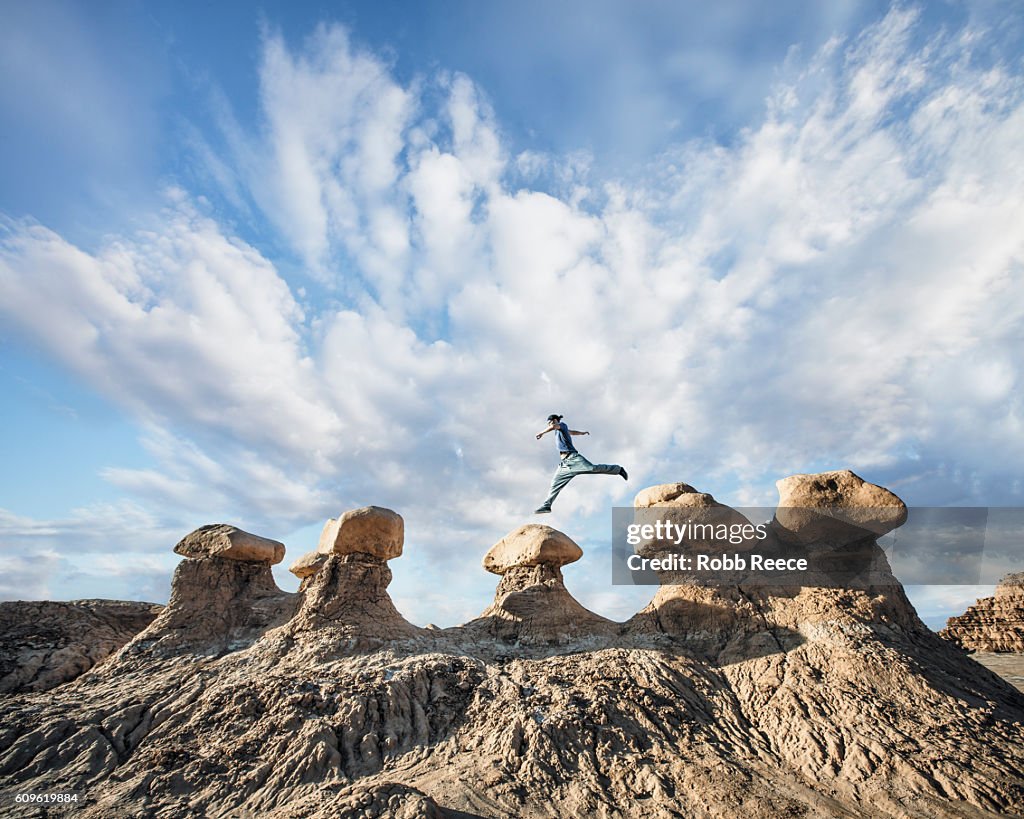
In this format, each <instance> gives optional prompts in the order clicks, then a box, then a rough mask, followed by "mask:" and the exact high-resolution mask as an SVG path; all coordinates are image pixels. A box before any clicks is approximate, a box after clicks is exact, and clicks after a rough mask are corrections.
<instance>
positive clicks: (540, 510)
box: [533, 506, 551, 515]
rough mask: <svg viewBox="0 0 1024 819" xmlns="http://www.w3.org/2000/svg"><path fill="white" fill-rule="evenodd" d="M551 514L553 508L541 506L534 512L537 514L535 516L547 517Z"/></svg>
mask: <svg viewBox="0 0 1024 819" xmlns="http://www.w3.org/2000/svg"><path fill="white" fill-rule="evenodd" d="M550 512H551V507H550V506H539V507H537V508H536V509H534V510H533V514H535V515H547V514H549V513H550Z"/></svg>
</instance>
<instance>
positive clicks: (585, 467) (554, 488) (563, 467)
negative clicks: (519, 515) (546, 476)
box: [540, 452, 622, 509]
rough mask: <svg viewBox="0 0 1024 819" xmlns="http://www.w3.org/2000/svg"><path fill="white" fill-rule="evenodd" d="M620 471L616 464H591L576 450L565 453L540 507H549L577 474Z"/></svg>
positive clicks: (620, 468) (616, 473) (608, 473)
mask: <svg viewBox="0 0 1024 819" xmlns="http://www.w3.org/2000/svg"><path fill="white" fill-rule="evenodd" d="M621 471H622V467H621V466H619V465H618V464H592V463H591V462H590V461H588V460H587V459H586V458H584V457H583V456H582V455H580V454H579V453H578V452H573V453H572V454H570V455H566V456H565V457H564V458H562V462H561V463H560V464H559V465H558V469H556V470H555V476H554V477H553V478H552V479H551V491H550V492H548V497H547V499H546V500H545V501H544V503H542V504H541V506H540V508H541V509H550V508H551V504H552V503H554V502H555V498H557V497H558V493H559V492H561V491H562V489H563V488H565V485H566V484H567V483H569V481H571V480H572V479H573V478H575V477H576V476H577V475H618V474H619V473H620V472H621Z"/></svg>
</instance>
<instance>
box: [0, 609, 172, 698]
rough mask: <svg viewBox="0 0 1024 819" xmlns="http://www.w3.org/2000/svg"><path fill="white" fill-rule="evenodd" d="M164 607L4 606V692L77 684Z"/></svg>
mask: <svg viewBox="0 0 1024 819" xmlns="http://www.w3.org/2000/svg"><path fill="white" fill-rule="evenodd" d="M161 609H163V606H158V605H156V604H155V603H132V602H126V601H122V600H71V601H68V602H66V603H64V602H52V601H42V602H27V601H21V600H18V601H12V602H6V603H0V694H10V693H15V692H18V691H48V690H49V689H51V688H53V687H54V686H57V685H61V684H62V683H65V682H68V681H69V680H73V679H75V678H76V677H78V676H79V675H81V674H83V673H85V672H86V671H88V670H89V669H90V668H92V667H93V666H95V665H97V664H99V663H101V662H103V660H105V659H106V658H107V657H108V656H109V655H111V654H113V653H114V652H115V651H117V650H118V649H119V648H121V646H123V645H124V644H125V643H127V642H128V641H129V640H131V639H132V637H134V636H135V635H136V634H138V633H139V632H140V631H142V630H143V629H144V628H145V627H146V626H148V625H149V624H150V623H152V622H153V620H154V618H155V617H156V616H157V615H158V614H159V613H160V611H161Z"/></svg>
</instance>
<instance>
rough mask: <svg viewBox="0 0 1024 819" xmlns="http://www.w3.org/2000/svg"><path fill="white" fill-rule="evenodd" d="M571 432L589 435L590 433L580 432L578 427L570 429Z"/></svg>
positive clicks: (571, 433)
mask: <svg viewBox="0 0 1024 819" xmlns="http://www.w3.org/2000/svg"><path fill="white" fill-rule="evenodd" d="M569 434H570V435H589V434H590V433H589V432H580V431H579V430H578V429H570V430H569Z"/></svg>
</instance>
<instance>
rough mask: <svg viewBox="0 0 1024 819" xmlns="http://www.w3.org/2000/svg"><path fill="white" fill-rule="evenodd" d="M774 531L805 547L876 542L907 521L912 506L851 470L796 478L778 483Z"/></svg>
mask: <svg viewBox="0 0 1024 819" xmlns="http://www.w3.org/2000/svg"><path fill="white" fill-rule="evenodd" d="M775 486H776V487H777V488H778V490H779V506H778V509H776V511H775V519H774V521H773V524H774V528H775V531H776V533H777V534H778V536H779V538H780V539H782V540H785V541H789V542H793V543H800V544H845V543H852V542H854V541H857V540H863V539H865V538H867V539H872V538H875V537H878V536H880V535H884V534H885V533H886V532H890V531H892V530H893V529H895V528H896V527H897V526H902V525H903V524H904V523H905V522H906V520H907V505H906V504H905V503H904V502H903V501H902V500H900V499H899V498H898V497H896V495H894V494H893V493H892V492H890V491H889V490H888V489H884V488H882V487H881V486H876V485H875V484H873V483H868V482H867V481H865V480H864V479H863V478H861V477H859V476H858V475H855V474H854V473H852V472H851V471H850V470H848V469H843V470H838V471H835V472H822V473H820V474H817V475H790V476H789V477H788V478H783V479H782V480H780V481H778V482H777V483H776V484H775Z"/></svg>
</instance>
